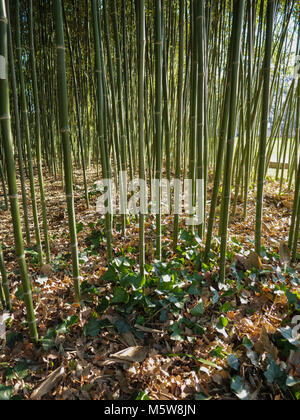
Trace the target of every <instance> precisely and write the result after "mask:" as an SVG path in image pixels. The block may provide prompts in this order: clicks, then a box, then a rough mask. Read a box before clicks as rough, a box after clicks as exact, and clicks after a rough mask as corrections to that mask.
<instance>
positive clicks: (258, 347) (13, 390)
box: [0, 170, 300, 400]
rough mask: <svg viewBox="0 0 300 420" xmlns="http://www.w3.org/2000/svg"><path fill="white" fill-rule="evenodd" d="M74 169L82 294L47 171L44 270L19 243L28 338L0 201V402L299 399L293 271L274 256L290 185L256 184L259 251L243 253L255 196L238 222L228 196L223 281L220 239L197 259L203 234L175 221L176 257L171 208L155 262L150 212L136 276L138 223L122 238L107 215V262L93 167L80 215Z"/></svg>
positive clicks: (298, 304) (298, 283)
mask: <svg viewBox="0 0 300 420" xmlns="http://www.w3.org/2000/svg"><path fill="white" fill-rule="evenodd" d="M74 178H75V180H76V182H77V184H78V186H76V188H75V205H76V220H77V230H78V243H79V252H80V264H81V267H80V268H81V275H82V278H83V281H82V301H83V303H82V306H81V307H78V305H76V304H74V303H73V302H74V296H73V288H72V277H71V270H72V268H71V255H70V245H69V236H68V219H67V213H66V205H65V196H64V191H63V188H62V185H61V181H60V180H57V181H53V178H52V177H46V178H45V186H46V197H47V208H48V221H49V231H50V240H51V256H52V262H51V266H47V265H46V266H44V267H43V268H42V269H40V268H39V266H38V258H37V257H38V256H37V253H36V250H35V247H34V246H33V247H32V248H28V247H27V248H26V260H27V263H28V268H29V272H30V275H31V279H32V288H33V299H34V306H35V312H36V317H37V325H38V332H39V337H40V341H39V343H38V345H36V344H33V343H32V342H31V341H30V339H29V335H28V328H27V325H26V321H25V310H24V302H23V296H22V289H21V287H20V281H19V276H18V268H17V265H16V261H15V255H14V244H13V235H12V225H11V219H10V213H9V211H4V210H0V217H1V225H0V239H1V241H2V243H3V247H4V257H5V262H6V266H7V271H8V274H9V282H10V287H11V294H12V303H13V314H7V320H6V328H7V331H6V341H5V342H3V343H2V346H0V400H1V399H46V400H67V399H68V400H69V399H83V400H89V399H93V400H100V399H101V400H121V399H128V400H132V399H152V400H189V399H196V400H202V399H214V400H215V399H228V400H230V399H253V400H255V399H272V400H274V399H276V400H280V399H299V398H300V388H299V383H300V352H299V351H297V349H298V350H299V348H300V345H299V341H297V339H296V337H295V334H294V333H293V327H295V325H293V323H292V321H293V320H295V318H294V317H295V316H296V315H297V314H298V315H299V310H300V299H299V298H300V267H299V264H297V265H295V264H294V265H292V264H288V265H287V266H284V264H283V262H282V258H285V257H284V256H283V255H280V254H282V252H281V251H280V244H281V243H283V242H286V241H287V238H288V232H289V222H290V216H291V209H292V203H293V194H292V193H291V192H289V191H283V192H282V194H279V183H277V182H275V181H272V180H270V179H269V180H268V181H267V182H266V194H265V210H264V221H263V242H264V255H263V258H262V259H259V258H258V257H257V256H256V254H254V253H253V250H254V242H253V238H254V227H255V191H254V190H253V189H251V188H250V189H249V203H248V215H247V219H246V220H245V221H244V220H243V217H242V212H243V204H242V203H241V202H238V207H237V214H236V216H235V217H232V218H231V220H230V227H229V237H230V242H229V251H228V255H227V256H228V267H227V282H226V284H224V285H220V284H218V282H217V276H218V251H219V243H218V241H217V240H215V242H214V248H213V251H212V253H211V256H210V257H211V258H210V263H209V264H208V265H205V264H203V263H202V262H201V260H202V252H203V244H202V242H201V241H200V240H199V238H198V237H197V236H196V237H195V236H192V235H191V234H190V233H188V232H187V231H186V230H184V225H183V226H182V228H183V230H182V233H181V239H180V246H179V247H178V250H177V252H176V254H175V253H174V252H173V251H172V239H171V238H172V227H173V223H172V221H173V218H172V217H171V216H165V217H163V222H162V231H163V241H162V242H163V260H164V263H158V262H155V260H154V249H155V221H154V219H153V218H151V217H149V219H147V223H146V243H147V245H146V258H147V266H146V271H147V274H146V277H145V279H141V278H140V276H139V274H138V266H137V261H138V226H137V222H136V221H132V224H131V226H130V227H129V228H128V230H127V233H126V237H125V238H124V237H122V234H121V232H120V224H119V223H115V230H114V232H113V249H114V261H113V263H112V264H111V266H110V267H109V268H108V264H107V258H106V244H105V241H104V239H103V229H104V228H103V226H104V222H103V219H101V218H99V215H97V214H96V211H95V205H96V198H97V192H96V191H95V190H94V188H93V184H94V182H95V181H97V174H96V172H95V171H93V170H91V171H89V172H88V182H89V187H90V189H91V194H90V196H91V205H90V209H89V210H87V209H86V207H85V203H84V199H83V197H82V184H81V181H80V180H81V174H80V171H75V177H74ZM28 195H29V189H28ZM117 220H118V218H117ZM32 228H33V226H32ZM216 233H217V231H216ZM33 237H34V235H33V229H32V238H33ZM32 240H33V239H32ZM153 261H154V262H153ZM298 319H299V318H298Z"/></svg>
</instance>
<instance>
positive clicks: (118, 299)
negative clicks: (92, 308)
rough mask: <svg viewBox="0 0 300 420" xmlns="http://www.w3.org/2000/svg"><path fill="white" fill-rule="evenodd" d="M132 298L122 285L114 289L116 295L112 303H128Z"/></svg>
mask: <svg viewBox="0 0 300 420" xmlns="http://www.w3.org/2000/svg"><path fill="white" fill-rule="evenodd" d="M129 299H130V296H129V294H128V293H127V292H126V290H125V289H123V288H122V287H116V288H115V289H114V297H113V298H112V300H111V303H128V302H129Z"/></svg>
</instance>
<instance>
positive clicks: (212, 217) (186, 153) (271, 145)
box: [0, 0, 300, 339]
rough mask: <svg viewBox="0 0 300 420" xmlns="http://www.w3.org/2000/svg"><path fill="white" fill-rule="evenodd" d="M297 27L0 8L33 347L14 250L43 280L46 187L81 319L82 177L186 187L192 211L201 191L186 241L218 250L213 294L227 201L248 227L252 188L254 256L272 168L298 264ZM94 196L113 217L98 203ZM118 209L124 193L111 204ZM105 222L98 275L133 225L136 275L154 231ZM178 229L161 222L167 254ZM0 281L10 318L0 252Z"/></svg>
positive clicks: (271, 1)
mask: <svg viewBox="0 0 300 420" xmlns="http://www.w3.org/2000/svg"><path fill="white" fill-rule="evenodd" d="M299 12H300V9H299V3H297V1H296V0H233V1H228V0H109V1H108V0H81V1H79V0H65V1H62V0H52V1H51V0H34V1H33V0H30V1H29V0H26V1H23V0H13V1H10V0H0V59H1V69H0V70H1V77H0V123H1V143H0V175H1V185H2V186H1V188H2V195H3V200H4V205H5V206H6V207H7V208H8V207H9V209H10V211H11V220H12V223H13V227H14V240H15V254H16V259H17V261H18V264H19V273H20V279H21V282H22V287H23V292H24V299H25V304H26V310H27V320H28V326H29V329H30V333H31V336H32V338H33V339H37V328H36V322H35V317H34V308H33V303H32V297H31V284H30V279H29V276H28V272H27V266H26V260H25V257H24V246H29V245H34V246H35V247H36V249H37V251H38V255H39V264H40V266H41V267H42V266H43V265H44V264H46V263H47V264H51V258H52V256H51V241H50V239H49V233H48V219H47V194H46V192H45V188H44V180H43V176H44V174H45V173H50V174H51V176H53V178H55V179H56V178H59V177H61V179H62V184H63V186H64V188H65V194H66V195H65V197H66V198H65V200H66V206H67V211H68V220H69V241H70V249H71V254H72V267H73V271H72V273H73V282H74V295H75V301H76V302H78V303H79V302H80V266H79V261H78V244H77V232H76V214H75V210H74V209H75V207H74V182H76V179H75V180H74V176H73V168H74V167H76V168H81V170H82V175H83V178H82V179H83V185H82V186H81V187H82V200H84V201H85V205H86V206H87V207H89V206H90V203H89V189H90V188H91V186H90V185H88V181H87V176H86V172H87V170H88V169H89V168H90V167H96V168H97V171H98V177H99V179H101V178H103V179H112V180H113V182H114V183H115V184H116V185H117V186H119V185H123V183H122V179H120V178H121V174H124V173H125V174H127V177H128V179H129V180H133V179H134V178H136V177H138V178H139V179H143V180H145V181H147V184H148V185H150V184H151V180H152V179H155V180H159V181H161V180H162V179H163V178H166V179H167V180H169V181H171V180H172V179H173V178H175V179H181V178H182V179H187V178H188V179H190V180H191V185H192V194H193V199H194V200H196V199H197V195H198V193H199V191H198V187H197V183H196V180H197V179H201V180H203V183H202V184H201V185H202V189H203V191H202V193H203V196H204V203H203V206H202V207H203V208H202V210H201V211H202V213H203V222H202V223H201V224H199V225H193V223H191V225H190V226H189V229H190V230H191V232H194V233H195V234H196V235H198V236H199V238H200V240H201V241H202V243H203V245H204V248H205V251H204V252H203V261H204V262H207V261H208V260H209V258H210V251H211V248H212V246H213V243H214V238H215V236H216V235H217V236H218V237H219V238H220V260H219V266H220V272H219V281H220V282H225V281H226V250H227V242H228V224H229V220H230V217H231V215H234V214H235V212H236V208H237V200H238V198H239V197H240V198H241V200H242V201H243V218H244V219H246V218H247V208H248V191H249V188H250V187H253V188H254V189H255V191H256V197H257V203H256V226H255V238H252V239H255V251H256V253H257V254H258V255H259V254H260V252H261V246H262V243H261V233H262V220H263V215H264V181H265V179H266V177H267V175H268V170H269V167H270V165H272V157H273V156H274V155H275V156H276V165H274V169H275V173H276V175H275V176H276V179H278V180H280V186H281V189H282V188H283V187H284V186H285V185H287V186H288V188H289V189H290V190H293V191H294V206H293V212H292V218H291V223H290V234H289V238H288V246H289V248H290V250H291V253H292V258H293V261H294V262H296V260H297V247H298V240H299V228H300V194H299V191H300V153H299V150H300V147H299V143H300V128H299V117H300V115H299V112H300V79H299V77H297V76H298V75H299V74H298V73H297V71H298V70H299V69H298V68H297V65H296V64H295V63H296V62H297V56H299V55H300V25H299V20H300V13H299ZM17 178H18V179H19V183H18V185H19V188H17V181H16V180H17ZM36 180H37V181H36ZM27 181H28V182H29V186H30V188H29V190H27V188H26V182H27ZM210 181H212V191H211V196H208V190H209V185H210ZM158 189H159V195H158V197H159V199H158V203H156V204H157V205H158V209H159V211H158V212H157V214H156V215H155V227H154V228H153V229H154V230H155V238H156V239H155V244H154V245H153V246H155V250H156V251H155V258H156V259H158V260H163V258H164V253H163V244H162V224H163V216H162V205H161V199H160V197H161V191H160V189H161V187H160V184H159V186H158ZM107 192H108V201H110V200H111V197H110V192H111V191H110V188H109V187H108V191H107ZM122 194H123V195H124V196H126V195H127V192H126V190H124V189H123V190H122V188H121V195H122ZM170 194H171V195H172V192H171V193H170ZM38 202H39V203H40V205H38V204H37V203H38ZM219 203H221V210H220V212H218V211H217V207H218V205H219ZM31 215H32V220H33V226H31V223H30V216H31ZM99 217H101V216H99ZM103 217H105V224H104V226H105V237H106V247H107V260H108V261H111V260H112V258H113V256H114V246H115V238H114V235H113V232H114V229H115V226H116V223H117V221H118V222H120V223H121V234H122V236H123V237H125V236H126V235H127V233H128V231H129V230H130V229H131V227H132V224H136V223H138V226H139V241H140V243H139V255H137V256H136V257H137V263H138V264H139V270H140V273H141V275H144V274H145V264H146V263H147V261H146V256H145V247H146V244H147V241H148V239H147V237H146V235H145V222H146V220H147V218H149V217H152V216H149V215H148V212H147V209H146V208H143V206H142V205H141V206H140V212H139V215H138V220H137V218H132V219H130V218H129V217H127V216H126V215H125V214H123V215H118V214H117V215H111V214H106V215H105V216H103ZM181 219H182V218H181V216H180V215H178V214H175V215H174V218H173V228H172V231H173V248H174V251H175V252H176V248H177V245H178V237H179V232H180V229H181V227H182V220H181ZM216 228H217V230H218V232H217V231H216ZM0 270H1V275H2V276H1V278H2V282H1V283H0V299H1V302H2V304H3V306H5V307H7V308H8V309H11V302H10V290H9V284H8V281H7V275H6V271H5V261H4V258H3V253H2V250H1V243H0Z"/></svg>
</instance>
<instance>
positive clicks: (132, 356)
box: [110, 346, 148, 363]
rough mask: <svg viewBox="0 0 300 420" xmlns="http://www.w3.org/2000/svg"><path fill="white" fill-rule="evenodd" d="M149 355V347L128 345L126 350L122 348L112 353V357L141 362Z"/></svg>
mask: <svg viewBox="0 0 300 420" xmlns="http://www.w3.org/2000/svg"><path fill="white" fill-rule="evenodd" d="M147 355H148V349H147V348H146V347H142V346H136V347H128V348H127V349H125V350H121V351H119V352H118V353H115V354H111V355H110V358H112V359H118V360H122V361H125V362H132V363H135V362H137V363H141V362H143V361H144V360H145V359H146V357H147Z"/></svg>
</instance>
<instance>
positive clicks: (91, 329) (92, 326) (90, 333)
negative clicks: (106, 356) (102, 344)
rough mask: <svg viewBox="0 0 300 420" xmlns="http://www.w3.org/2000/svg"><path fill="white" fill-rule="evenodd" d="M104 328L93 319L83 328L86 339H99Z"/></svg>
mask: <svg viewBox="0 0 300 420" xmlns="http://www.w3.org/2000/svg"><path fill="white" fill-rule="evenodd" d="M101 328H102V326H101V323H100V322H99V321H97V320H96V319H91V320H90V321H89V322H88V323H87V324H86V325H85V326H84V328H83V333H84V335H85V336H86V337H97V335H98V334H99V332H100V330H101Z"/></svg>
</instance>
